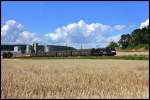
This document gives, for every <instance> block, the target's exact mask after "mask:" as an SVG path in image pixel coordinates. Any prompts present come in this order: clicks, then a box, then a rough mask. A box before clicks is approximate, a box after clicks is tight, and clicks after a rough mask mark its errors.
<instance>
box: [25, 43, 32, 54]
mask: <svg viewBox="0 0 150 100" xmlns="http://www.w3.org/2000/svg"><path fill="white" fill-rule="evenodd" d="M30 53H31V46H30V45H26V54H30Z"/></svg>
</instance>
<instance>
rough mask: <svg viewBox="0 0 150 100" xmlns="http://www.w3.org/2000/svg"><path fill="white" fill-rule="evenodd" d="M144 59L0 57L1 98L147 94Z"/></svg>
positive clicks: (147, 83)
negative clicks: (32, 58) (0, 58)
mask: <svg viewBox="0 0 150 100" xmlns="http://www.w3.org/2000/svg"><path fill="white" fill-rule="evenodd" d="M148 66H149V62H148V60H144V61H141V60H91V59H82V60H81V59H70V60H69V59H51V60H23V59H22V60H21V59H16V60H15V59H2V60H1V98H11V99H12V98H30V99H32V98H37V99H40V98H42V99H45V98H49V99H50V98H70V99H71V98H101V99H103V98H120V99H122V98H148V97H149V76H148V73H149V71H148V69H149V67H148Z"/></svg>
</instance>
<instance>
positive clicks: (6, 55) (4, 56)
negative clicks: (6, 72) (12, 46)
mask: <svg viewBox="0 0 150 100" xmlns="http://www.w3.org/2000/svg"><path fill="white" fill-rule="evenodd" d="M12 56H13V54H12V53H11V52H5V53H3V58H11V57H12Z"/></svg>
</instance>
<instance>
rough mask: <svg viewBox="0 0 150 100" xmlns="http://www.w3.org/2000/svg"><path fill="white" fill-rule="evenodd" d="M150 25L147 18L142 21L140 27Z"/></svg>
mask: <svg viewBox="0 0 150 100" xmlns="http://www.w3.org/2000/svg"><path fill="white" fill-rule="evenodd" d="M148 25H149V19H147V20H146V21H144V22H142V23H141V25H140V28H144V27H147V26H148Z"/></svg>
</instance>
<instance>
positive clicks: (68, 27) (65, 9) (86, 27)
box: [1, 1, 149, 48]
mask: <svg viewBox="0 0 150 100" xmlns="http://www.w3.org/2000/svg"><path fill="white" fill-rule="evenodd" d="M1 6H2V7H1V43H4V44H5V43H6V44H7V43H12V44H13V43H14V44H31V43H32V42H38V43H39V44H49V45H51V44H52V45H68V46H73V47H75V48H80V46H81V44H82V46H83V47H85V48H93V47H105V46H107V45H108V43H109V42H110V41H116V42H117V41H118V40H119V39H120V36H121V35H122V34H127V33H131V32H132V31H133V30H134V29H136V28H141V27H143V26H146V25H149V10H148V8H149V6H148V1H132V2H131V1H105V2H104V1H93V2H92V1H84V2H83V1H70V2H69V1H55V2H54V1H51V2H50V1H30V2H29V1H20V2H19V1H3V2H2V3H1Z"/></svg>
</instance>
